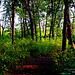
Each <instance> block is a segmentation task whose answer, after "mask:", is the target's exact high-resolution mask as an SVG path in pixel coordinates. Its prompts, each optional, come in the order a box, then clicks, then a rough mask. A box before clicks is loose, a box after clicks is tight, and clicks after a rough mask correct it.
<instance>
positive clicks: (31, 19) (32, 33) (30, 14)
mask: <svg viewBox="0 0 75 75" xmlns="http://www.w3.org/2000/svg"><path fill="white" fill-rule="evenodd" d="M29 3H30V0H27V1H26V6H27V10H28V13H29V17H30V22H31V26H30V28H31V36H32V39H33V40H35V35H34V23H33V16H32V13H31V11H30V6H29Z"/></svg>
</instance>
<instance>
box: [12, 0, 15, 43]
mask: <svg viewBox="0 0 75 75" xmlns="http://www.w3.org/2000/svg"><path fill="white" fill-rule="evenodd" d="M14 38H15V1H14V0H12V44H14Z"/></svg>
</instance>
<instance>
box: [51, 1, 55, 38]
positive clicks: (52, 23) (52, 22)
mask: <svg viewBox="0 0 75 75" xmlns="http://www.w3.org/2000/svg"><path fill="white" fill-rule="evenodd" d="M53 5H54V3H53V1H52V21H51V27H52V38H54V18H55V14H54V6H53Z"/></svg>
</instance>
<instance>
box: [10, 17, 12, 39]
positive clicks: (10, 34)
mask: <svg viewBox="0 0 75 75" xmlns="http://www.w3.org/2000/svg"><path fill="white" fill-rule="evenodd" d="M10 37H11V39H12V23H11V18H10Z"/></svg>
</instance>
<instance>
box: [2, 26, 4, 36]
mask: <svg viewBox="0 0 75 75" xmlns="http://www.w3.org/2000/svg"><path fill="white" fill-rule="evenodd" d="M3 35H4V27H3V26H2V37H3Z"/></svg>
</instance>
